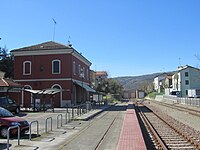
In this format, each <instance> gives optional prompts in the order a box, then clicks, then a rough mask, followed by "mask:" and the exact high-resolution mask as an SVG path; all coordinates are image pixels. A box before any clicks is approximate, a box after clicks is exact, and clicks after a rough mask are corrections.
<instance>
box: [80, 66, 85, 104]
mask: <svg viewBox="0 0 200 150" xmlns="http://www.w3.org/2000/svg"><path fill="white" fill-rule="evenodd" d="M80 77H81V79H82V90H81V101H83V77H84V72H83V69H82V68H81V73H80Z"/></svg>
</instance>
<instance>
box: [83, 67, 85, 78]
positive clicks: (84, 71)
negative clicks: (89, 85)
mask: <svg viewBox="0 0 200 150" xmlns="http://www.w3.org/2000/svg"><path fill="white" fill-rule="evenodd" d="M83 78H85V67H83Z"/></svg>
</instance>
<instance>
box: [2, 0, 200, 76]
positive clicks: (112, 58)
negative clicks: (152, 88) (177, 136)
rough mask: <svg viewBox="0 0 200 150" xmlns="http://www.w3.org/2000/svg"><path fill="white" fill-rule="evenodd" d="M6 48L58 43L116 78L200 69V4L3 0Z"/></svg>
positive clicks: (178, 0) (187, 0) (191, 0)
mask: <svg viewBox="0 0 200 150" xmlns="http://www.w3.org/2000/svg"><path fill="white" fill-rule="evenodd" d="M0 10H1V13H0V37H1V38H2V40H0V46H1V47H4V46H5V45H6V47H7V48H8V49H9V50H12V49H15V48H20V47H24V46H29V45H33V44H38V43H42V42H46V41H51V40H52V39H53V27H54V24H53V21H52V18H54V19H55V20H56V22H57V24H56V31H55V41H56V42H59V43H62V44H67V41H68V37H69V36H70V37H71V38H70V41H71V43H72V44H73V47H74V48H75V49H76V50H77V51H79V52H81V53H82V54H83V55H84V56H85V57H86V58H87V59H88V60H90V61H91V62H92V66H91V69H93V70H105V71H108V73H109V76H110V77H116V76H136V75H143V74H150V73H156V72H163V71H174V70H176V69H177V67H178V66H179V65H191V66H194V67H199V64H200V61H198V60H197V59H196V57H195V55H200V1H199V0H4V1H3V0H1V5H0Z"/></svg>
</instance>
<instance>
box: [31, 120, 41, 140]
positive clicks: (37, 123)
mask: <svg viewBox="0 0 200 150" xmlns="http://www.w3.org/2000/svg"><path fill="white" fill-rule="evenodd" d="M33 123H36V125H37V136H38V135H39V122H38V121H37V120H35V121H32V122H31V123H30V125H29V128H30V134H29V140H31V138H32V137H31V136H32V134H31V127H32V124H33Z"/></svg>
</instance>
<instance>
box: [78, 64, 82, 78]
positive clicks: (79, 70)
mask: <svg viewBox="0 0 200 150" xmlns="http://www.w3.org/2000/svg"><path fill="white" fill-rule="evenodd" d="M78 74H79V76H80V74H81V65H80V64H79V65H78Z"/></svg>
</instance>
